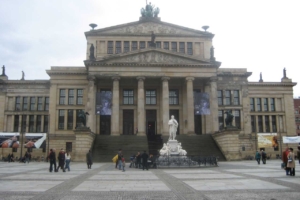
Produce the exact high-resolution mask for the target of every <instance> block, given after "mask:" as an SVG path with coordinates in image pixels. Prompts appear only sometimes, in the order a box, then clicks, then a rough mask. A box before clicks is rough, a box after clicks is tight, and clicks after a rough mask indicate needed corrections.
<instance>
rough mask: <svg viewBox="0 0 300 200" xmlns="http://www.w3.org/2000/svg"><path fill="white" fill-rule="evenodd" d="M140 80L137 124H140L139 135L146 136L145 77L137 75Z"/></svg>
mask: <svg viewBox="0 0 300 200" xmlns="http://www.w3.org/2000/svg"><path fill="white" fill-rule="evenodd" d="M137 80H138V102H137V124H138V135H139V136H145V135H146V133H145V129H146V128H145V125H146V121H145V115H146V114H145V89H144V80H145V77H137Z"/></svg>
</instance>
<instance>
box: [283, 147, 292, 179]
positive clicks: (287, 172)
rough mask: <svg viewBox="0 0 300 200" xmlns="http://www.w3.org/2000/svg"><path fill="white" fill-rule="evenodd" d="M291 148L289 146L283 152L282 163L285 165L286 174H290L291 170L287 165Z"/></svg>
mask: <svg viewBox="0 0 300 200" xmlns="http://www.w3.org/2000/svg"><path fill="white" fill-rule="evenodd" d="M289 153H290V152H289V148H288V147H287V148H286V149H285V151H284V152H283V153H282V165H284V166H283V168H284V169H285V172H286V175H290V174H289V172H290V170H289V168H288V167H287V163H288V155H289Z"/></svg>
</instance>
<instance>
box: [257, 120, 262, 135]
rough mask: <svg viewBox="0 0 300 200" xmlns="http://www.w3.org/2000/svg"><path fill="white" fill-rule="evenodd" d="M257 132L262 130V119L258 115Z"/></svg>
mask: <svg viewBox="0 0 300 200" xmlns="http://www.w3.org/2000/svg"><path fill="white" fill-rule="evenodd" d="M257 118H258V123H257V125H258V132H260V133H262V132H263V121H262V116H258V117H257Z"/></svg>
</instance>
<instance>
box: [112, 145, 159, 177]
mask: <svg viewBox="0 0 300 200" xmlns="http://www.w3.org/2000/svg"><path fill="white" fill-rule="evenodd" d="M152 159H153V155H150V157H149V155H148V154H147V152H146V151H144V152H143V153H142V154H141V153H140V152H138V153H137V154H136V155H132V156H131V157H130V165H129V168H133V167H135V168H139V169H143V170H145V169H146V170H148V169H149V164H150V165H151V162H153V161H151V160H152ZM112 161H113V162H114V163H115V164H116V166H115V167H116V169H118V168H119V170H122V171H123V172H125V165H126V163H125V158H124V156H123V154H122V149H119V151H118V154H117V155H116V156H115V157H113V159H112Z"/></svg>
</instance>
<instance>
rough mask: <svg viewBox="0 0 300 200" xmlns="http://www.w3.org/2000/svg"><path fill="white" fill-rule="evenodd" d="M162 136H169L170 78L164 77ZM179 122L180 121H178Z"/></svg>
mask: <svg viewBox="0 0 300 200" xmlns="http://www.w3.org/2000/svg"><path fill="white" fill-rule="evenodd" d="M161 80H162V123H163V124H162V129H163V132H162V135H169V125H168V122H169V117H170V116H169V112H170V110H169V82H168V81H169V80H170V78H169V77H162V78H161ZM177 120H178V119H177Z"/></svg>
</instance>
